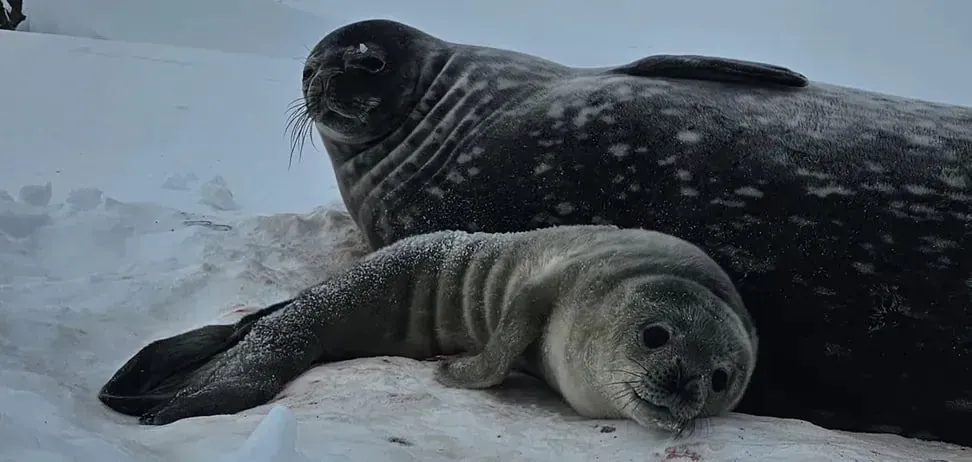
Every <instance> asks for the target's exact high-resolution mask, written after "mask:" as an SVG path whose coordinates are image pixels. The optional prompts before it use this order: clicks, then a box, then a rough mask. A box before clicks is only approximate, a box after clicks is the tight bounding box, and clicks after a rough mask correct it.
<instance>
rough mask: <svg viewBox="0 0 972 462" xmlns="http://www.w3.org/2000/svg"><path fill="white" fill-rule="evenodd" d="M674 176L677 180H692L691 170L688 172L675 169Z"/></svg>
mask: <svg viewBox="0 0 972 462" xmlns="http://www.w3.org/2000/svg"><path fill="white" fill-rule="evenodd" d="M675 176H677V177H678V179H679V180H682V181H691V180H692V172H690V171H688V170H683V169H678V170H676V171H675Z"/></svg>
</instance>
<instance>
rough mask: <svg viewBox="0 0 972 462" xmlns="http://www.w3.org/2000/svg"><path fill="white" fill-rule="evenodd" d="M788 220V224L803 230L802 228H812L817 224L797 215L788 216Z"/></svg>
mask: <svg viewBox="0 0 972 462" xmlns="http://www.w3.org/2000/svg"><path fill="white" fill-rule="evenodd" d="M788 220H790V223H793V224H795V225H797V226H799V227H801V228H803V227H804V226H813V225H815V224H817V222H815V221H813V220H810V219H808V218H806V217H801V216H799V215H790V217H789V218H788Z"/></svg>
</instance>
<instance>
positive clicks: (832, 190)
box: [807, 185, 854, 197]
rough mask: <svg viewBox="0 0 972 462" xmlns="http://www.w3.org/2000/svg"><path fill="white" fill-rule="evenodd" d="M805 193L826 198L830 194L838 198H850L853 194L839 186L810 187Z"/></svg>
mask: <svg viewBox="0 0 972 462" xmlns="http://www.w3.org/2000/svg"><path fill="white" fill-rule="evenodd" d="M807 193H808V194H812V195H814V196H817V197H827V196H830V195H832V194H836V195H838V196H850V195H853V194H854V192H853V191H851V190H849V189H847V188H845V187H843V186H839V185H830V186H823V187H815V186H810V187H808V188H807Z"/></svg>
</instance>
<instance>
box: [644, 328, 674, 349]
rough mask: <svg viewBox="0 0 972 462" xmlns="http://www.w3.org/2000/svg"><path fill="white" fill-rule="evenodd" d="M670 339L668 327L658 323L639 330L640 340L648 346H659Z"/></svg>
mask: <svg viewBox="0 0 972 462" xmlns="http://www.w3.org/2000/svg"><path fill="white" fill-rule="evenodd" d="M669 339H671V334H670V333H669V332H668V329H666V328H664V327H663V326H660V325H658V324H655V325H652V326H648V327H646V328H645V330H643V331H641V341H642V343H644V344H645V346H646V347H648V348H661V347H663V346H665V344H666V343H668V340H669Z"/></svg>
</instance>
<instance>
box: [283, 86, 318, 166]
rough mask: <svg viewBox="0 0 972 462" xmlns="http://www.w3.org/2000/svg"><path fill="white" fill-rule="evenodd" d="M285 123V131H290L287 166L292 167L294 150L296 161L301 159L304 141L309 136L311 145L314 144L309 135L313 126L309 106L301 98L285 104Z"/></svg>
mask: <svg viewBox="0 0 972 462" xmlns="http://www.w3.org/2000/svg"><path fill="white" fill-rule="evenodd" d="M287 113H288V115H287V125H286V128H285V131H286V132H289V133H290V159H289V162H288V163H287V168H288V169H290V168H291V167H293V163H294V152H295V151H296V152H297V161H298V162H300V161H301V160H303V151H304V142H305V141H306V140H307V138H310V140H311V145H313V144H314V138H313V136H309V135H310V133H311V129H312V128H313V122H312V121H311V118H310V115H309V108H308V107H307V104H306V101H305V100H304V99H303V98H298V99H295V100H294V101H292V102H291V103H290V104H289V105H288V106H287Z"/></svg>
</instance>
